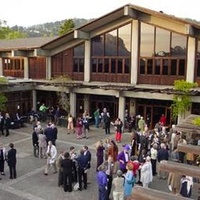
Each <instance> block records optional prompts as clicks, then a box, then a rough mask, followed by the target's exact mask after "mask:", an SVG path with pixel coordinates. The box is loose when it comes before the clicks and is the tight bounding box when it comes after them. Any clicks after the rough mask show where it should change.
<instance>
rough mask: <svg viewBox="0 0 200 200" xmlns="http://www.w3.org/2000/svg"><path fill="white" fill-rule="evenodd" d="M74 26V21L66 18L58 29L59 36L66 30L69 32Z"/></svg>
mask: <svg viewBox="0 0 200 200" xmlns="http://www.w3.org/2000/svg"><path fill="white" fill-rule="evenodd" d="M74 27H75V25H74V21H73V20H72V19H68V20H65V22H64V23H63V24H62V25H61V26H60V29H59V31H58V32H59V33H58V34H59V36H62V35H64V34H66V33H68V32H70V31H71V30H73V29H74Z"/></svg>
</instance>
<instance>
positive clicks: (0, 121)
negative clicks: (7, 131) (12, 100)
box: [0, 112, 4, 135]
mask: <svg viewBox="0 0 200 200" xmlns="http://www.w3.org/2000/svg"><path fill="white" fill-rule="evenodd" d="M3 129H4V117H3V116H2V115H1V112H0V131H1V133H2V135H4V132H3Z"/></svg>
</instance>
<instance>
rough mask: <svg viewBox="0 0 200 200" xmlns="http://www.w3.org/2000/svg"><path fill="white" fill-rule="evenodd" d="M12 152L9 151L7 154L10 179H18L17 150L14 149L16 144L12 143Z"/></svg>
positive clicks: (10, 145)
mask: <svg viewBox="0 0 200 200" xmlns="http://www.w3.org/2000/svg"><path fill="white" fill-rule="evenodd" d="M9 147H10V150H9V151H8V154H7V163H8V167H9V171H10V179H13V178H17V173H16V164H17V158H16V154H17V150H16V149H15V148H14V144H13V143H10V144H9Z"/></svg>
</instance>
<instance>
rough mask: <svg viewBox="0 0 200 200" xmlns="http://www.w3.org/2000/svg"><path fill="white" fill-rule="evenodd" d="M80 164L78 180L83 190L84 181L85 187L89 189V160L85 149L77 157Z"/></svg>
mask: <svg viewBox="0 0 200 200" xmlns="http://www.w3.org/2000/svg"><path fill="white" fill-rule="evenodd" d="M76 160H77V165H78V181H79V190H80V191H81V190H82V182H83V184H84V189H87V172H86V170H87V166H88V160H87V157H86V156H85V155H84V150H83V149H81V151H80V155H79V156H78V157H77V158H76Z"/></svg>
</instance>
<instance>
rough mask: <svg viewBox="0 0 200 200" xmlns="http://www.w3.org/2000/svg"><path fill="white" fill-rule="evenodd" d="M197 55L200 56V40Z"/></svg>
mask: <svg viewBox="0 0 200 200" xmlns="http://www.w3.org/2000/svg"><path fill="white" fill-rule="evenodd" d="M197 57H198V58H199V57H200V40H198V42H197Z"/></svg>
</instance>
